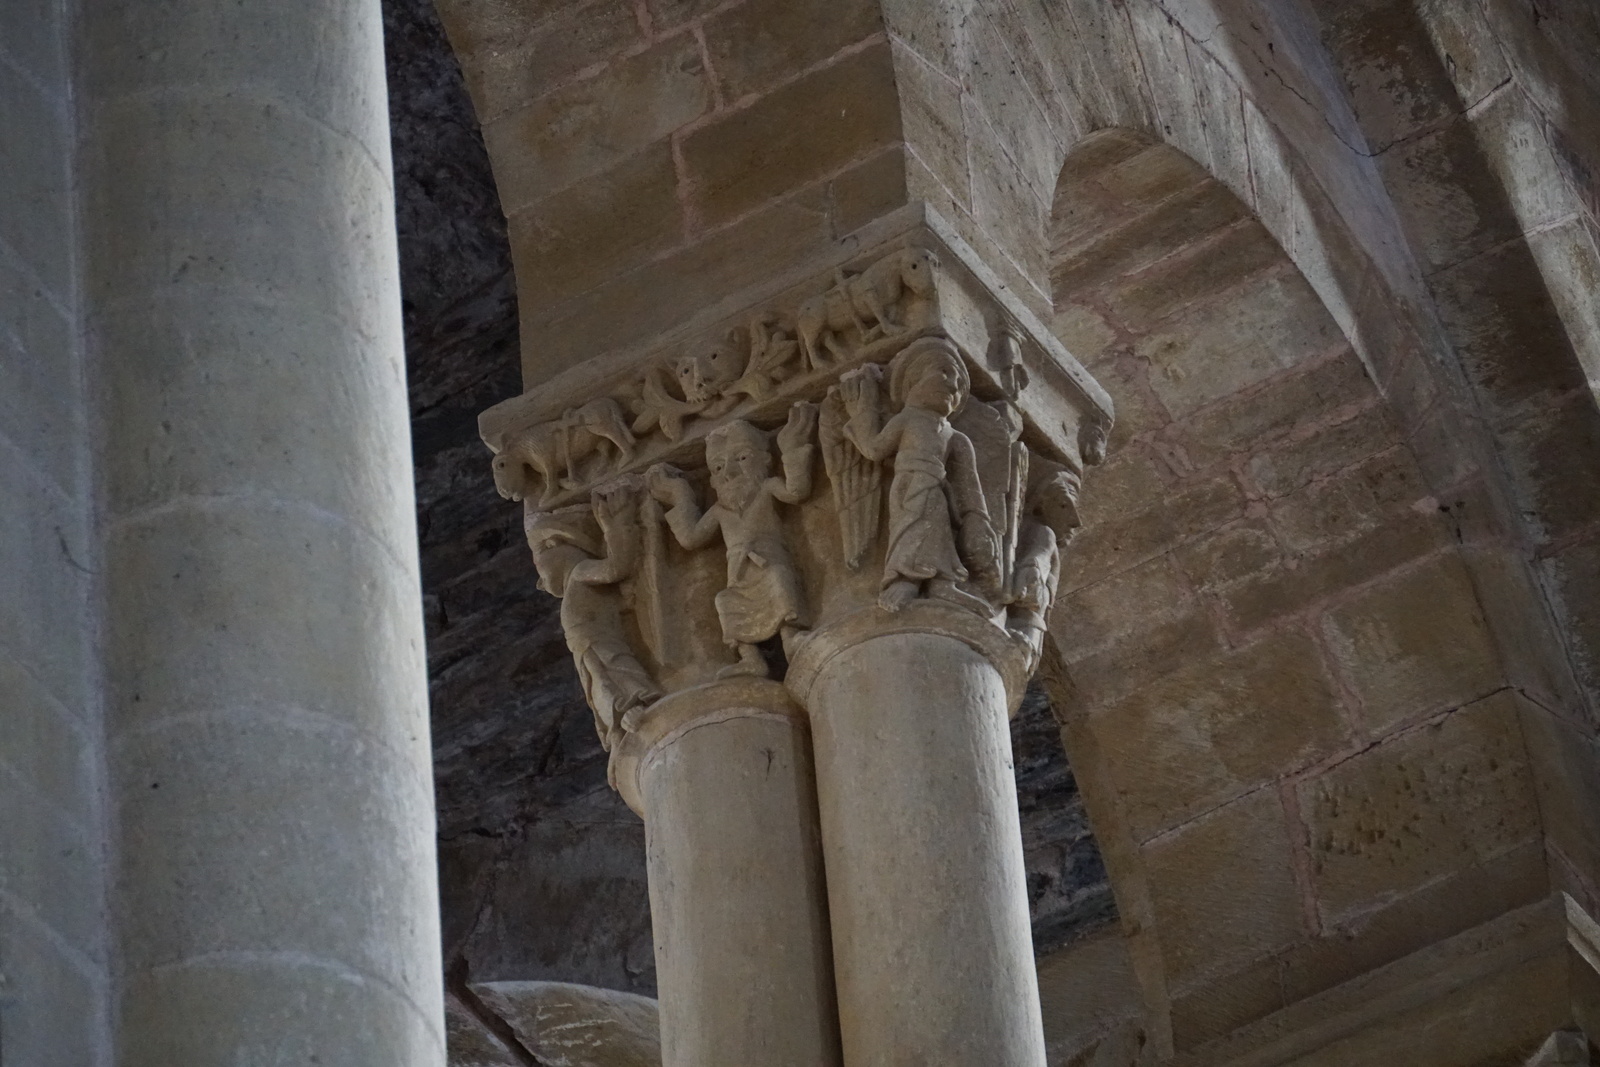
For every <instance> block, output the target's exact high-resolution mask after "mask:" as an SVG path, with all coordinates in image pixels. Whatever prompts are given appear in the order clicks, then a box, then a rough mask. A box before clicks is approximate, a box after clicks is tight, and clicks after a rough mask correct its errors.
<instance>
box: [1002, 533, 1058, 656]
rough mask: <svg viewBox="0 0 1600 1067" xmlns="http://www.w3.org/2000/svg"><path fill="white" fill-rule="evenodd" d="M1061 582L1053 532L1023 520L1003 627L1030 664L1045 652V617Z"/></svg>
mask: <svg viewBox="0 0 1600 1067" xmlns="http://www.w3.org/2000/svg"><path fill="white" fill-rule="evenodd" d="M1060 581H1061V545H1060V542H1059V541H1058V539H1057V538H1056V532H1055V531H1054V530H1052V529H1051V528H1050V527H1048V526H1046V525H1045V524H1044V523H1042V522H1040V521H1039V520H1038V519H1035V518H1032V517H1029V518H1026V519H1024V520H1023V521H1022V529H1021V533H1020V535H1019V536H1018V538H1017V558H1016V563H1015V565H1014V566H1013V567H1012V571H1011V608H1010V610H1009V611H1008V612H1007V614H1006V629H1007V630H1009V631H1010V632H1011V634H1012V636H1014V637H1016V638H1017V639H1018V640H1019V641H1021V642H1022V643H1023V644H1024V645H1025V646H1026V647H1027V649H1028V660H1029V663H1030V664H1036V663H1037V662H1038V660H1039V656H1040V655H1041V654H1042V653H1043V652H1044V635H1045V630H1046V627H1047V625H1048V624H1047V616H1048V615H1049V614H1050V605H1051V603H1052V602H1053V601H1054V600H1055V596H1056V586H1057V584H1058V583H1059V582H1060Z"/></svg>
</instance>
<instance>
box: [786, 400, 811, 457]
mask: <svg viewBox="0 0 1600 1067" xmlns="http://www.w3.org/2000/svg"><path fill="white" fill-rule="evenodd" d="M816 428H817V405H815V404H808V403H806V402H805V401H803V400H797V401H795V402H794V403H793V404H792V405H790V407H789V421H788V422H786V423H784V424H783V429H781V430H779V431H778V450H779V451H780V452H792V451H793V450H794V449H796V448H799V447H800V446H801V445H808V444H810V443H811V435H812V434H813V433H814V432H815V431H816Z"/></svg>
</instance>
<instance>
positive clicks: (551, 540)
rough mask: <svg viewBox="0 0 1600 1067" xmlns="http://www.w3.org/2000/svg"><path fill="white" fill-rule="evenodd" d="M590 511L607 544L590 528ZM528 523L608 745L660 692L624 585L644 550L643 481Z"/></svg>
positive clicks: (536, 558)
mask: <svg viewBox="0 0 1600 1067" xmlns="http://www.w3.org/2000/svg"><path fill="white" fill-rule="evenodd" d="M591 514H592V515H593V517H594V519H595V521H597V522H598V523H599V526H600V530H601V536H602V543H601V544H596V543H595V541H594V539H593V537H592V535H590V534H589V532H588V526H589V523H588V519H589V516H590V515H591ZM527 526H528V529H527V533H528V545H529V547H531V548H532V549H533V562H534V565H535V566H536V567H538V569H539V588H541V589H543V590H545V591H546V592H549V593H552V594H554V595H555V596H558V597H560V598H561V629H562V632H563V634H564V635H565V636H566V639H567V648H568V649H569V650H570V651H571V652H572V659H573V662H574V663H575V664H577V667H578V679H579V681H580V682H581V683H582V685H583V693H584V696H585V697H587V698H588V700H589V707H590V708H591V709H592V710H593V711H594V720H595V728H596V729H597V730H598V731H599V733H600V743H601V744H602V745H604V746H605V748H606V749H607V751H609V750H610V749H611V747H612V745H614V744H615V743H616V742H617V740H619V738H620V736H621V733H622V731H624V730H625V729H627V728H628V725H629V722H627V721H625V720H627V719H628V713H629V712H631V711H633V710H634V709H636V708H643V707H645V706H647V705H649V704H651V703H653V702H654V701H656V700H657V699H659V698H660V696H661V690H660V688H659V687H658V686H657V685H656V683H655V681H654V680H653V679H652V678H651V677H650V673H649V672H648V671H647V670H645V668H644V665H643V664H642V663H640V662H639V658H638V656H636V655H635V654H634V651H633V648H632V647H631V646H630V645H629V643H628V638H627V632H626V630H625V629H624V627H623V620H622V593H621V590H620V589H618V588H617V587H618V585H619V584H620V583H621V582H622V581H624V580H625V579H627V578H629V577H631V576H632V575H633V572H634V568H635V566H636V565H637V561H638V556H639V524H638V489H637V486H636V485H628V484H621V485H615V486H611V487H609V488H603V489H597V490H595V491H594V493H593V494H592V497H591V503H590V504H589V505H575V506H573V507H570V508H562V509H560V510H559V511H552V512H536V513H534V514H533V515H531V516H530V517H529V521H528V524H527ZM630 721H631V720H630Z"/></svg>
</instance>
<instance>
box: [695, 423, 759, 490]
mask: <svg viewBox="0 0 1600 1067" xmlns="http://www.w3.org/2000/svg"><path fill="white" fill-rule="evenodd" d="M706 466H707V467H709V468H710V469H711V488H712V489H713V490H715V492H716V494H717V502H718V503H719V504H721V505H723V506H724V507H726V508H730V509H732V510H734V511H743V510H744V509H745V508H746V507H748V506H749V505H750V502H751V501H752V500H753V499H754V498H755V495H756V493H757V492H759V491H760V489H761V485H762V483H763V482H765V481H766V480H767V476H768V475H769V474H771V473H772V448H771V444H770V438H769V437H768V435H767V433H766V431H765V430H762V429H759V428H757V427H756V426H753V425H751V424H750V423H748V422H745V421H744V420H743V419H740V420H738V421H735V422H730V423H728V424H727V425H726V426H719V427H717V428H716V429H715V430H712V431H711V432H710V433H709V434H707V435H706Z"/></svg>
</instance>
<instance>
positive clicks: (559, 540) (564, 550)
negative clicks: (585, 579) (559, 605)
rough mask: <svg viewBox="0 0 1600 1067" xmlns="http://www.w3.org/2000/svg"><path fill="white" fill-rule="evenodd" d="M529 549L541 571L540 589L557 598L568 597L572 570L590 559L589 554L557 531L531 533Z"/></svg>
mask: <svg viewBox="0 0 1600 1067" xmlns="http://www.w3.org/2000/svg"><path fill="white" fill-rule="evenodd" d="M528 547H529V548H531V549H533V565H534V566H535V567H537V568H538V570H539V588H540V589H543V590H544V591H545V592H547V593H551V594H554V595H555V596H566V595H567V579H568V578H570V577H572V568H574V567H576V566H577V565H578V564H579V563H582V562H583V561H584V560H586V559H588V558H589V556H588V554H587V553H585V552H584V551H583V549H581V548H579V547H578V546H577V545H574V544H573V543H572V542H571V541H570V540H568V539H567V538H566V537H563V536H562V535H561V534H560V533H559V532H558V531H556V530H534V531H532V532H530V533H529V534H528Z"/></svg>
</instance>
